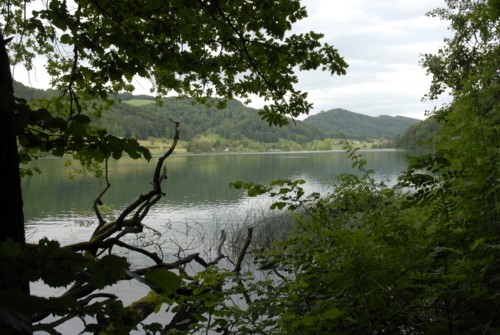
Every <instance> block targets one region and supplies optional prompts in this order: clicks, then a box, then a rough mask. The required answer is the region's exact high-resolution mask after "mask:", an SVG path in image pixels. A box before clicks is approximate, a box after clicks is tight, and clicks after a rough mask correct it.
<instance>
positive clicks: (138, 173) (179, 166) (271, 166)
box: [23, 150, 407, 334]
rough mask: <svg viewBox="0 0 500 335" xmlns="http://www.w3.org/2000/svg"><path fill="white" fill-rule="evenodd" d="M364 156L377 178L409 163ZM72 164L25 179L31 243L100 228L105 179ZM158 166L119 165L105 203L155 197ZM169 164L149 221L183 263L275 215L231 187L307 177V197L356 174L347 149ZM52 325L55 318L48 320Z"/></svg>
mask: <svg viewBox="0 0 500 335" xmlns="http://www.w3.org/2000/svg"><path fill="white" fill-rule="evenodd" d="M363 156H364V158H365V159H366V160H367V161H368V167H369V168H371V169H373V170H375V178H376V179H377V180H384V181H389V182H391V181H392V182H394V181H395V179H396V178H397V176H398V175H399V173H400V172H401V171H403V170H404V169H405V168H406V165H407V164H406V160H405V152H402V151H395V150H374V151H366V152H363ZM64 163H65V160H64V159H55V158H47V159H40V160H38V161H36V162H34V165H35V166H38V167H39V168H40V169H41V170H42V174H40V175H35V176H33V177H29V178H28V177H27V178H25V179H24V180H23V196H24V204H25V205H24V213H25V220H26V233H27V237H28V240H29V241H38V240H39V239H40V238H42V237H48V238H49V239H57V240H59V242H60V243H61V244H62V245H65V244H69V243H74V242H77V241H85V240H88V239H89V237H90V236H91V234H92V231H93V225H92V223H93V222H95V221H96V220H95V216H94V215H93V212H92V204H93V201H94V199H95V198H96V197H97V195H98V194H99V193H100V192H101V191H102V189H103V188H104V186H105V184H104V181H103V180H99V179H96V178H93V177H91V176H82V175H79V176H78V177H76V178H75V179H73V180H71V179H69V178H68V172H69V171H68V169H67V168H65V166H64ZM155 163H156V159H154V158H153V160H152V161H151V162H150V163H148V162H145V161H141V160H137V161H134V160H131V159H121V160H119V161H113V162H111V163H110V166H109V167H110V171H109V180H110V183H111V185H112V186H111V188H110V190H109V191H108V193H107V194H106V195H105V197H104V198H103V201H104V203H105V204H107V205H112V206H113V208H114V210H115V211H119V210H120V209H123V208H125V207H126V206H127V205H128V204H130V203H131V202H133V201H134V200H135V199H136V198H137V196H138V195H139V194H140V193H145V192H148V191H149V190H150V180H151V179H152V173H153V170H154V166H155ZM166 166H167V168H168V173H167V175H168V179H167V180H166V181H164V183H163V190H164V191H165V192H166V196H165V197H164V198H163V199H162V200H160V201H159V202H158V203H157V204H156V205H155V207H153V209H152V211H151V212H150V214H149V215H148V217H147V218H146V219H145V220H144V223H145V224H146V225H148V226H149V227H152V228H153V229H155V230H156V231H158V232H160V233H162V234H161V235H160V236H159V237H158V243H159V244H161V245H162V252H163V255H164V260H165V261H167V262H168V261H173V260H175V257H176V256H175V253H176V252H178V245H182V247H183V248H185V249H186V252H187V253H191V252H193V250H196V251H200V248H201V246H202V245H203V244H204V243H206V242H207V240H209V239H210V236H209V235H210V234H212V236H211V237H212V238H214V239H215V241H217V239H218V236H216V235H217V234H216V233H215V231H216V229H215V227H214V226H216V225H219V226H220V227H227V226H228V225H238V224H241V223H242V222H243V221H245V219H247V218H248V216H249V213H253V212H259V213H262V212H265V211H267V208H269V204H270V200H269V199H267V198H265V197H259V198H249V197H247V196H246V194H245V192H244V191H241V190H235V189H232V188H230V187H229V184H230V183H231V182H235V181H238V180H245V181H253V182H261V183H267V182H269V181H271V180H276V179H284V178H288V179H304V180H306V182H307V183H306V184H305V185H304V189H305V190H306V192H313V191H315V192H322V193H326V192H328V190H329V187H330V185H332V184H333V182H334V177H335V176H337V175H339V174H341V173H356V171H355V170H353V169H352V163H351V162H350V161H349V160H348V159H347V155H346V154H345V153H344V152H342V151H331V152H293V153H252V154H212V155H176V156H172V157H169V158H168V159H167V160H166ZM251 215H253V214H251ZM133 243H137V240H135V241H134V242H132V244H133ZM139 243H140V240H139ZM205 250H206V249H205ZM124 256H127V257H128V258H129V261H130V262H131V264H134V265H140V266H145V265H147V264H148V260H147V259H144V258H142V259H141V258H137V257H134V256H132V255H130V254H127V253H126V252H125V253H124ZM212 259H213V258H212ZM31 290H32V293H34V294H36V295H39V296H50V295H58V294H61V293H63V292H64V288H60V289H57V288H56V289H54V288H50V287H48V286H46V285H44V284H43V283H41V282H36V283H32V285H31ZM108 291H111V292H112V293H114V294H116V295H118V296H119V297H120V299H121V300H122V301H123V303H124V304H126V305H127V304H130V303H131V302H133V301H136V300H137V299H139V298H141V297H143V296H144V295H146V294H147V293H148V291H149V288H148V287H146V286H145V285H143V284H141V283H139V282H137V281H124V282H120V283H119V284H116V285H113V286H112V287H111V288H110V289H109V290H108ZM50 320H52V317H49V318H48V320H47V321H50ZM146 322H160V323H164V322H166V319H165V315H164V314H161V313H159V314H152V315H151V316H149V317H148V319H146ZM82 327H83V324H82V322H81V321H80V320H78V319H73V320H71V321H70V322H67V323H64V324H62V325H61V326H59V327H58V328H57V329H58V330H59V331H60V332H61V333H63V334H77V333H79V332H80V331H81V330H82V329H83V328H82ZM37 334H41V333H37ZM133 334H141V332H140V331H137V332H134V333H133Z"/></svg>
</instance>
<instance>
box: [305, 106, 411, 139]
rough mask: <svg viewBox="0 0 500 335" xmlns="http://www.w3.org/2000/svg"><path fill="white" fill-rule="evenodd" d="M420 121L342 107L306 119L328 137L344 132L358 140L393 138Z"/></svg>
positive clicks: (334, 136) (335, 136)
mask: <svg viewBox="0 0 500 335" xmlns="http://www.w3.org/2000/svg"><path fill="white" fill-rule="evenodd" d="M418 122H420V120H418V119H412V118H407V117H403V116H388V115H381V116H377V117H373V116H368V115H364V114H358V113H353V112H350V111H348V110H345V109H340V108H337V109H331V110H329V111H326V112H321V113H319V114H315V115H311V116H309V117H308V118H306V119H305V120H304V123H306V124H308V125H311V126H314V127H317V128H319V129H321V130H322V131H324V132H325V133H326V136H327V137H331V138H338V137H339V134H340V133H342V134H344V135H345V136H346V137H347V138H350V139H358V140H365V139H372V138H387V139H392V138H394V137H396V136H397V135H399V134H401V133H403V132H404V131H405V130H406V129H408V127H410V126H411V125H412V124H415V123H418Z"/></svg>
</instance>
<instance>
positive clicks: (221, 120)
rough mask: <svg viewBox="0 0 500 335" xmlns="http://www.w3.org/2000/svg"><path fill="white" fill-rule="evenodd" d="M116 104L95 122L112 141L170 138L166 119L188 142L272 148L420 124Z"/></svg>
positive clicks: (128, 101) (142, 99)
mask: <svg viewBox="0 0 500 335" xmlns="http://www.w3.org/2000/svg"><path fill="white" fill-rule="evenodd" d="M15 92H16V95H18V96H20V97H23V98H25V99H27V100H28V101H30V100H33V99H36V98H39V97H40V98H48V97H50V96H54V95H55V94H56V93H57V92H56V91H53V90H38V89H33V88H29V87H26V86H24V85H22V84H19V83H16V86H15ZM116 98H117V100H119V101H121V102H119V103H116V104H115V105H113V106H112V107H111V110H109V111H108V112H106V113H103V116H102V119H100V120H98V123H99V124H100V125H101V126H103V127H105V128H107V129H108V130H109V131H110V133H112V134H115V135H117V136H133V137H135V138H137V139H147V138H149V137H158V138H164V137H171V136H172V134H171V131H172V124H171V121H170V119H172V120H175V121H179V122H180V123H181V126H182V139H183V140H186V141H191V140H192V139H194V138H195V137H197V136H203V135H207V134H216V135H218V136H221V137H223V138H225V139H227V140H230V141H237V140H241V139H244V138H247V139H250V140H254V141H258V142H264V143H275V142H278V141H279V140H280V139H285V140H291V141H294V142H296V143H299V144H304V143H308V142H311V141H313V140H321V139H324V138H338V137H339V133H338V131H337V130H338V129H340V130H342V132H343V134H344V135H345V136H346V137H347V138H349V139H376V138H378V139H380V138H386V139H392V138H394V137H395V136H397V135H398V134H401V133H403V132H404V131H405V130H406V129H407V128H408V127H409V126H410V125H411V124H413V123H416V122H418V121H419V120H416V119H410V118H405V117H399V116H398V117H390V116H379V117H371V116H367V115H362V114H357V113H353V112H349V111H347V110H343V109H334V110H330V111H328V112H322V113H320V114H317V115H312V116H309V117H308V118H307V119H305V120H304V121H299V120H296V121H295V122H290V124H289V125H287V126H284V127H281V128H280V127H272V128H270V127H269V126H268V124H267V123H266V122H264V121H262V120H261V119H260V117H259V115H258V114H257V111H256V110H255V109H253V108H249V107H246V106H245V105H243V104H242V103H241V102H239V101H237V100H232V101H229V102H228V105H227V108H225V109H222V110H219V109H216V108H215V107H210V108H207V107H205V106H203V105H199V104H193V103H192V101H191V100H189V99H178V98H165V99H164V100H163V103H162V104H157V103H156V102H155V100H154V98H153V97H151V96H147V95H132V94H129V93H126V94H119V95H117V97H116Z"/></svg>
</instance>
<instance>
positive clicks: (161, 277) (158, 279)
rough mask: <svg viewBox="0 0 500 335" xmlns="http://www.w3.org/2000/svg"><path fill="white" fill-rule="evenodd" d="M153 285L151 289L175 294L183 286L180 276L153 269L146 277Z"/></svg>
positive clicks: (164, 270)
mask: <svg viewBox="0 0 500 335" xmlns="http://www.w3.org/2000/svg"><path fill="white" fill-rule="evenodd" d="M144 278H145V279H146V280H147V281H148V282H149V283H151V284H153V285H151V288H153V289H155V290H159V291H160V293H165V294H174V293H175V292H176V290H177V289H178V288H179V286H180V285H181V279H180V278H179V276H177V275H176V274H174V273H173V272H170V271H168V270H166V269H153V270H150V271H148V272H146V274H145V275H144Z"/></svg>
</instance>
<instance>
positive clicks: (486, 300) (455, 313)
mask: <svg viewBox="0 0 500 335" xmlns="http://www.w3.org/2000/svg"><path fill="white" fill-rule="evenodd" d="M1 3H2V5H3V6H2V14H3V18H2V21H0V23H1V32H2V37H1V39H0V42H1V43H0V94H1V97H2V98H4V99H2V102H3V103H2V105H1V108H0V117H1V119H0V145H1V148H2V150H0V155H1V156H0V162H1V168H2V170H1V171H0V178H2V179H1V180H0V184H2V185H3V186H4V187H3V188H2V192H4V196H3V197H2V198H3V199H5V200H4V201H2V202H0V206H1V207H0V212H1V213H2V215H3V217H2V225H1V227H0V228H1V229H0V242H1V243H0V324H1V326H2V328H0V332H1V331H3V329H7V332H11V333H15V334H17V333H21V334H27V333H30V332H32V330H40V331H46V332H49V333H52V334H57V326H58V325H59V324H61V323H63V322H66V321H67V320H70V319H72V318H80V319H81V320H82V322H83V327H84V328H85V331H87V332H92V333H95V334H101V333H103V334H126V333H129V332H130V331H132V330H136V329H141V331H143V332H145V333H147V334H178V333H181V334H194V333H200V332H206V333H208V332H215V333H221V334H231V333H234V334H332V333H333V334H449V335H452V334H490V333H498V332H499V330H500V321H499V319H498V316H497V314H498V310H499V309H500V295H499V292H500V282H499V280H498V278H499V273H500V261H499V260H500V213H499V209H498V197H499V192H500V187H499V185H498V182H499V180H500V176H499V173H500V169H499V164H498V152H499V151H500V148H499V144H500V143H499V138H500V137H499V136H498V133H499V131H498V126H499V124H500V122H499V121H500V120H499V118H500V111H499V106H500V94H499V88H500V85H499V82H500V80H499V79H500V78H499V72H498V69H499V68H500V64H499V62H500V57H499V53H500V47H499V41H498V38H499V37H498V36H500V34H499V29H500V25H499V22H500V20H499V17H500V10H499V8H500V7H499V1H498V0H447V1H446V5H447V7H446V8H441V9H436V10H434V11H432V12H431V13H430V15H434V16H437V17H439V18H441V19H444V20H447V21H448V22H449V23H450V30H451V33H452V34H451V37H449V38H447V39H446V40H445V41H444V46H443V47H442V48H441V49H440V50H439V51H438V52H437V53H436V54H428V55H424V56H423V58H422V65H423V67H424V68H425V69H426V70H427V72H428V73H429V74H431V75H432V82H431V87H430V91H429V94H428V96H427V97H428V98H430V99H435V98H437V97H438V96H439V95H441V94H444V93H446V92H449V93H451V95H452V98H453V100H452V102H451V103H449V104H448V105H445V106H443V107H442V108H439V109H437V110H435V111H433V112H432V113H431V114H433V117H434V118H435V120H436V121H437V122H438V123H439V129H438V130H437V135H436V137H435V139H434V141H433V146H432V148H431V149H432V152H430V153H427V154H425V155H422V156H419V157H410V158H409V168H408V169H407V171H405V172H404V173H402V175H401V176H400V179H399V181H398V183H397V184H396V185H394V186H387V185H386V184H385V183H384V182H380V181H376V180H375V179H374V178H373V176H372V171H370V170H368V169H367V168H366V161H365V160H364V159H363V156H362V155H361V154H360V153H359V152H358V151H357V149H356V148H353V147H352V146H351V145H350V144H348V143H346V146H345V149H346V152H347V155H348V157H349V158H350V159H351V160H352V162H353V166H354V167H357V168H358V169H359V171H360V172H361V176H359V175H341V176H339V183H338V184H337V186H336V187H335V188H334V189H333V191H332V192H331V193H329V194H326V195H322V196H320V195H319V194H316V193H313V194H310V195H307V194H305V191H304V189H302V187H301V185H302V184H303V183H304V181H302V180H276V181H273V182H272V183H271V184H270V185H268V186H266V185H261V184H257V183H254V182H244V181H236V182H234V183H233V187H234V188H236V189H245V190H247V192H248V195H249V196H257V195H262V194H264V193H267V194H269V196H271V197H275V198H276V202H275V203H274V204H273V205H272V206H271V207H272V208H277V209H288V210H290V213H291V214H292V216H293V219H294V221H293V223H294V225H293V228H291V230H290V231H288V234H285V235H286V236H282V240H281V241H278V242H276V243H274V244H272V245H270V246H269V245H267V246H265V247H260V248H256V249H255V250H253V252H252V255H253V257H254V260H255V261H256V264H257V266H258V271H269V272H268V274H269V275H268V276H267V277H265V278H264V279H263V280H259V279H257V278H256V277H254V276H253V275H252V272H251V271H250V272H248V273H244V272H243V270H242V264H243V259H244V257H246V256H247V255H249V253H250V249H251V248H252V236H253V234H254V227H252V226H250V227H248V229H247V231H246V232H241V233H240V235H239V236H237V237H235V238H234V240H236V241H237V243H236V244H237V245H235V250H234V251H235V252H234V255H232V256H229V255H224V254H223V253H222V250H223V245H224V244H225V243H226V241H227V240H228V239H230V238H231V236H228V232H224V231H222V232H221V238H220V241H218V244H217V245H216V246H215V247H214V249H215V255H214V258H213V259H211V260H208V259H204V258H202V257H200V254H199V253H193V254H190V255H186V254H183V255H182V256H181V255H180V254H181V252H179V257H178V259H176V260H175V261H173V262H170V263H167V262H165V261H164V259H163V258H162V257H161V256H160V255H159V254H158V253H157V252H156V251H155V250H154V248H153V249H152V248H151V247H152V246H154V245H155V244H154V241H151V244H149V245H147V246H144V247H142V248H139V247H137V246H134V245H131V244H130V243H128V242H127V241H125V240H124V239H123V238H124V237H125V236H127V235H128V236H130V235H134V234H143V233H146V232H149V233H150V236H155V234H157V232H156V231H154V230H152V229H150V228H149V227H147V226H146V225H144V224H143V223H142V220H143V219H144V218H145V217H146V216H147V215H148V213H149V211H150V209H151V208H152V207H153V206H154V205H155V203H157V202H158V201H159V200H160V199H161V197H162V196H163V195H164V190H163V189H162V181H163V180H164V179H165V178H166V177H167V170H166V168H165V166H164V163H165V161H166V160H167V159H168V157H169V156H170V154H171V153H172V152H173V150H174V149H175V146H176V143H177V141H178V139H179V134H180V124H179V122H176V121H175V120H174V121H173V123H172V128H173V132H172V133H173V143H172V145H171V147H170V148H169V149H168V151H167V152H165V153H164V154H163V155H162V156H161V157H159V159H158V162H157V164H156V165H155V168H154V171H152V180H151V182H150V190H149V191H148V192H144V193H143V194H140V195H138V197H137V198H136V199H135V200H134V201H132V202H131V203H130V204H129V205H128V206H126V207H125V208H123V209H121V210H119V211H118V212H117V213H116V215H111V216H110V215H106V211H105V210H106V204H105V203H104V201H103V200H104V198H103V196H104V195H105V193H106V191H107V190H108V189H109V188H110V187H111V184H110V182H109V178H108V175H107V169H105V170H104V172H105V174H104V175H103V176H102V177H103V180H104V183H103V190H102V192H101V193H100V194H98V195H97V196H96V199H95V200H94V203H93V210H94V213H95V216H96V220H95V223H94V226H93V227H94V231H93V234H92V236H91V237H90V238H89V240H88V241H81V242H76V243H73V244H71V245H65V246H60V245H59V243H58V242H57V241H50V240H48V239H43V240H41V241H39V242H38V243H27V244H26V243H24V238H25V237H24V231H23V222H22V216H23V215H22V198H21V192H20V187H19V179H20V171H19V155H20V156H21V157H20V158H21V161H22V160H27V159H28V158H29V157H30V155H31V154H33V152H34V150H42V151H48V152H52V153H53V154H55V155H63V154H65V153H73V154H76V155H77V156H78V157H79V158H80V159H81V160H82V161H83V162H84V163H85V162H87V163H88V164H92V162H93V161H98V162H99V161H100V162H104V166H105V167H106V162H107V159H108V158H111V157H114V158H119V157H120V156H121V155H122V153H123V152H126V153H128V154H129V155H130V156H132V157H139V156H140V155H141V154H142V155H144V156H146V157H148V158H149V155H148V152H147V150H146V149H145V148H142V147H140V146H139V145H138V144H137V141H135V140H134V139H126V138H125V139H121V138H118V137H116V136H112V135H109V134H108V133H107V131H106V130H104V129H99V128H95V127H93V126H92V117H90V116H89V115H88V113H87V114H86V113H84V112H85V111H89V110H90V111H94V112H95V114H96V115H98V114H99V113H101V112H102V111H103V110H105V109H106V108H107V107H108V104H109V103H110V101H109V99H108V96H109V93H111V92H118V91H120V90H128V89H130V84H131V80H132V79H133V78H134V76H136V75H139V76H144V77H148V78H150V79H151V80H152V82H153V83H154V85H155V88H156V90H157V92H158V93H159V94H164V93H166V92H167V91H168V90H172V91H175V92H177V93H179V94H181V95H187V96H191V97H193V98H194V99H196V100H198V101H199V102H204V103H210V102H211V100H210V97H213V96H215V95H217V96H222V97H223V98H227V99H229V98H232V97H235V96H239V97H244V98H248V97H250V95H251V94H257V95H260V96H262V97H264V98H267V99H269V100H270V101H271V104H270V106H269V107H267V108H265V109H264V110H263V111H261V113H260V115H261V117H262V118H263V119H264V120H266V121H268V122H269V123H270V124H278V125H279V124H283V122H284V120H285V119H284V116H285V115H288V116H291V117H295V116H297V115H298V114H300V113H304V112H307V110H308V109H309V108H310V104H309V103H308V102H307V101H306V99H305V98H306V93H304V92H300V91H296V90H295V89H294V87H293V85H294V84H295V83H296V80H297V77H296V75H295V73H294V71H295V70H308V69H316V68H322V69H324V70H328V71H330V72H331V73H332V74H343V73H344V71H345V68H346V64H345V63H344V61H343V60H342V58H341V57H340V56H339V55H338V54H337V52H336V50H335V49H333V47H331V46H329V45H321V44H320V42H319V40H320V38H321V35H319V34H316V33H309V34H301V35H294V34H292V33H291V32H290V29H291V27H292V24H293V23H294V22H296V21H297V20H299V19H301V18H304V17H305V15H306V12H305V9H304V8H302V7H301V6H300V3H299V1H293V0H292V1H277V0H274V1H267V0H265V1H246V0H238V1H231V2H224V3H222V2H219V1H216V0H197V1H196V0H175V1H174V0H172V1H166V2H158V1H133V2H132V1H122V2H105V1H99V0H89V1H75V2H71V3H68V2H66V1H58V0H53V1H47V2H43V3H41V5H40V7H39V8H35V9H34V11H31V9H28V8H29V6H28V5H30V4H35V2H33V3H31V2H27V1H21V0H12V1H3V2H1ZM25 5H26V6H25ZM4 36H14V37H15V38H14V40H13V41H10V44H9V39H8V38H4ZM7 50H9V53H10V54H9V55H10V59H11V60H12V62H13V63H17V62H24V63H25V64H26V65H27V66H28V67H29V64H30V62H31V61H32V59H33V57H37V56H40V55H42V56H45V57H48V58H47V60H48V61H47V64H48V70H49V73H50V74H51V75H52V76H53V83H54V85H55V86H56V87H57V89H58V90H59V91H61V92H63V94H62V95H60V96H58V97H56V98H55V99H52V100H49V101H42V102H39V103H37V104H29V105H28V104H27V103H26V102H25V101H23V100H22V99H18V98H15V96H14V95H13V85H12V78H11V74H10V68H9V64H10V63H9V57H8V54H7ZM218 101H220V100H218ZM222 104H223V103H222ZM16 141H17V142H16ZM18 145H19V147H20V149H21V151H20V152H19V153H18ZM253 246H255V245H253ZM118 247H120V248H124V249H126V250H128V251H129V252H137V253H140V254H141V255H142V256H144V257H147V258H148V259H149V260H150V262H151V264H152V265H151V266H145V267H137V266H134V265H133V264H129V263H128V262H127V261H126V259H124V258H123V257H120V256H119V255H117V254H116V252H115V251H114V250H115V249H116V248H118ZM113 248H115V249H113ZM224 257H228V258H229V260H230V262H229V264H231V266H230V267H229V268H222V267H218V266H217V264H219V262H220V261H221V259H223V258H224ZM192 263H196V264H197V269H199V270H197V271H195V272H194V273H188V271H187V265H188V264H192ZM36 280H42V281H43V282H44V283H46V284H47V285H49V286H51V287H57V288H62V287H64V288H65V292H64V293H63V294H62V295H59V296H53V297H49V298H44V297H38V296H36V295H32V294H30V292H29V288H28V284H29V282H30V281H31V282H33V281H36ZM123 280H136V281H138V282H140V283H142V284H144V285H146V286H147V287H149V288H150V291H149V293H148V294H147V295H146V296H144V297H142V298H141V299H139V300H137V301H135V302H133V303H131V304H129V305H126V306H125V305H124V303H123V302H122V301H121V300H120V299H119V298H118V297H117V296H116V295H115V294H113V293H112V292H107V291H106V290H105V289H106V288H109V287H110V286H111V285H113V284H115V283H117V282H120V281H123ZM162 306H168V307H167V308H168V311H169V312H171V313H172V314H171V316H170V315H169V316H168V320H166V321H165V322H163V323H155V322H153V323H147V322H144V320H145V319H146V318H147V317H148V316H149V315H150V314H151V313H153V312H158V311H160V310H161V308H162ZM50 314H52V315H53V316H55V318H56V319H55V321H51V320H47V319H46V317H47V316H48V315H50Z"/></svg>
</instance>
